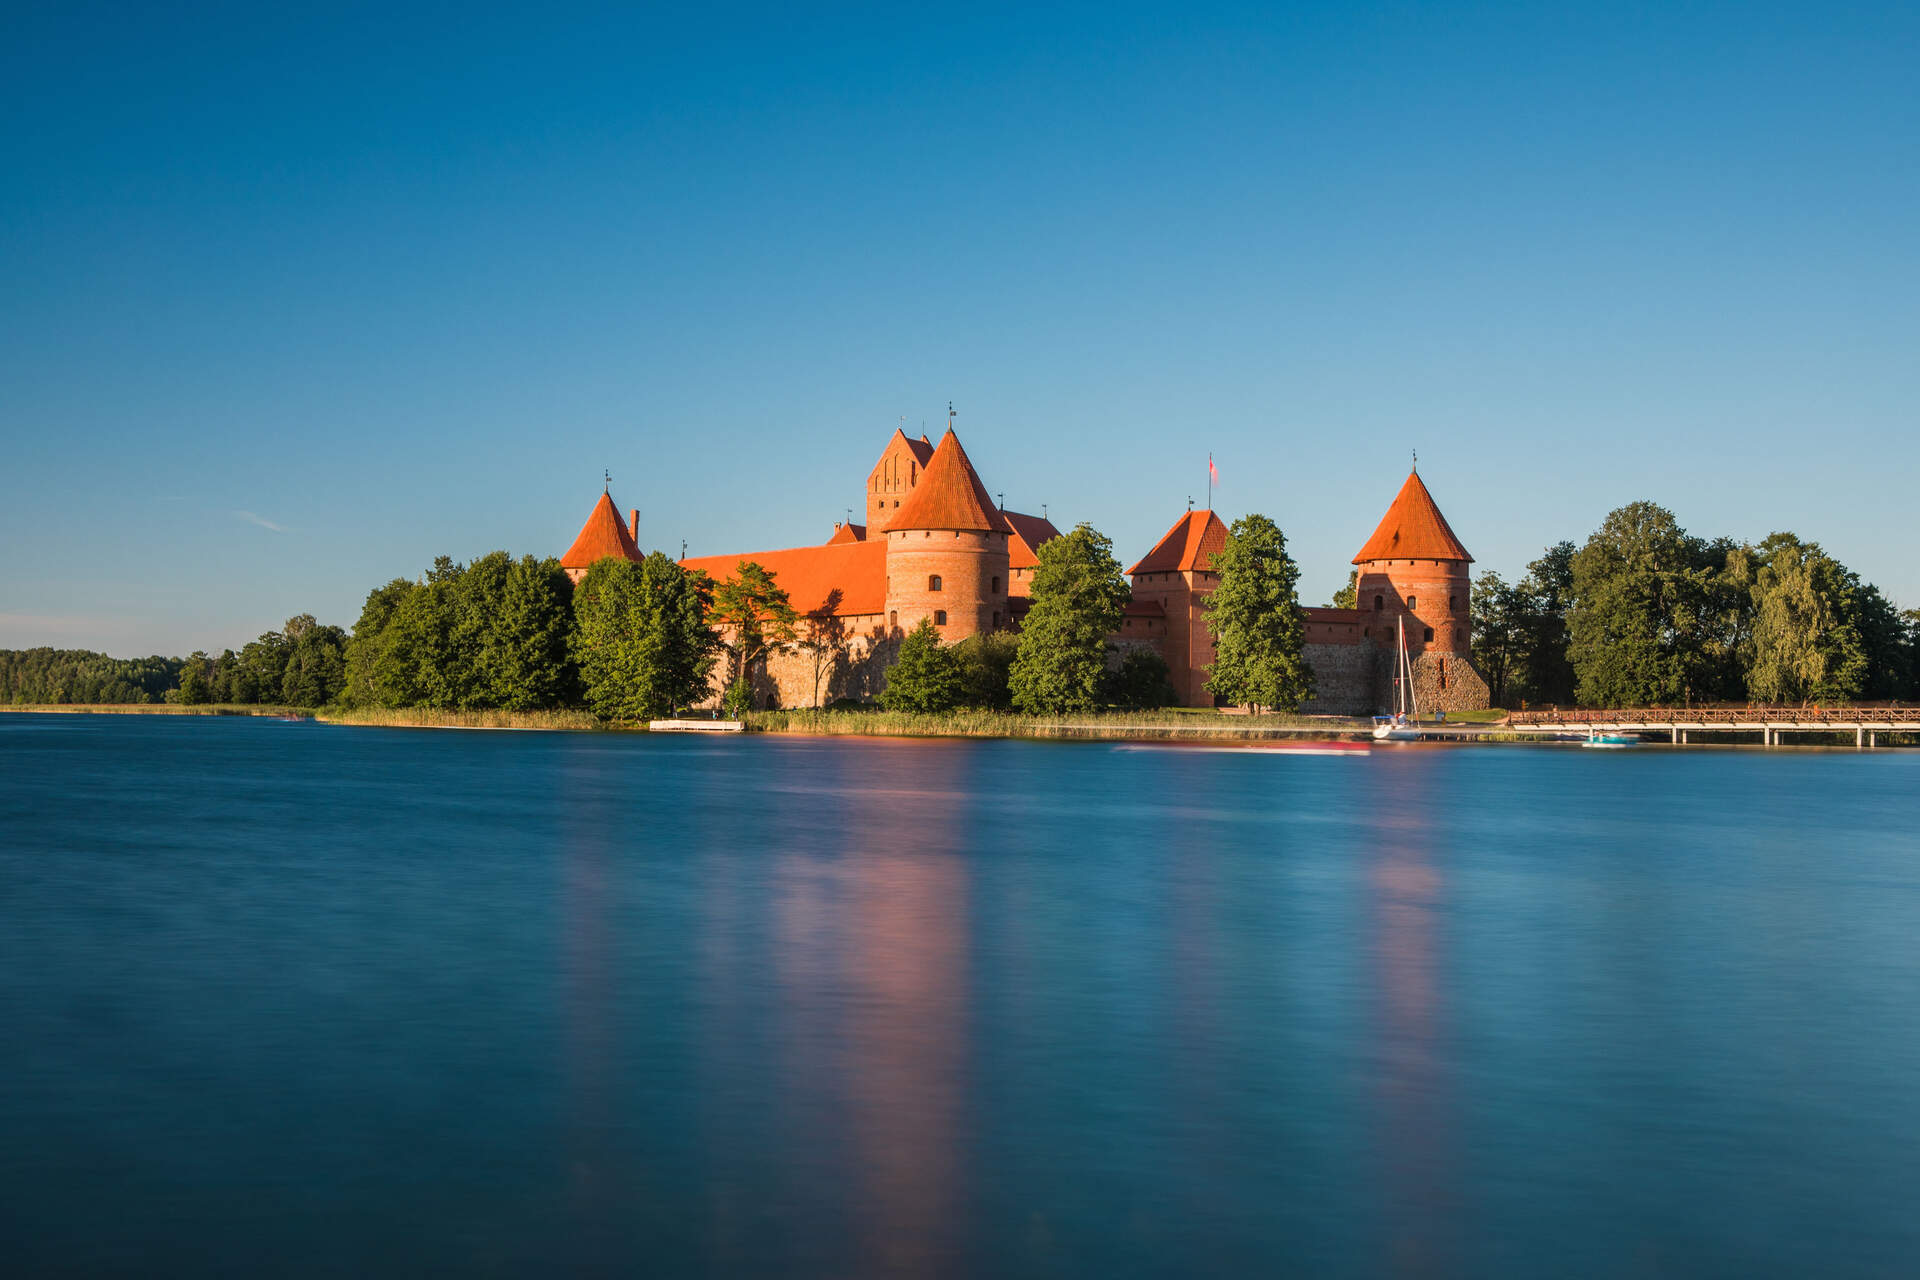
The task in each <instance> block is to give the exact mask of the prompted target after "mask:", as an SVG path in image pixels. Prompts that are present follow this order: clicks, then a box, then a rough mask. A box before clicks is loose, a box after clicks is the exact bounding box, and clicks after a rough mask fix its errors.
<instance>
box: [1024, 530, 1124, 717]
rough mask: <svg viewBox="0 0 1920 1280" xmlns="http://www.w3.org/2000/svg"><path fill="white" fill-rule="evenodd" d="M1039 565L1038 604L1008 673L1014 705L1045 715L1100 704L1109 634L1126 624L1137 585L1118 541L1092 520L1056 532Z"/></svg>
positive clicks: (1031, 609)
mask: <svg viewBox="0 0 1920 1280" xmlns="http://www.w3.org/2000/svg"><path fill="white" fill-rule="evenodd" d="M1038 560H1039V563H1038V564H1037V565H1036V566H1035V568H1034V571H1033V585H1032V588H1031V594H1032V599H1033V603H1032V605H1031V607H1029V608H1028V610H1027V617H1026V622H1025V623H1024V624H1023V625H1022V628H1021V631H1020V640H1019V648H1018V650H1017V652H1016V653H1015V655H1014V659H1013V664H1012V667H1011V668H1010V670H1009V671H1008V675H1007V683H1008V689H1009V692H1010V693H1011V695H1012V699H1013V705H1014V707H1015V708H1016V709H1018V710H1020V711H1024V712H1027V713H1029V714H1033V715H1044V714H1049V713H1056V712H1061V711H1087V710H1092V709H1093V708H1094V707H1097V706H1099V705H1100V698H1101V690H1102V681H1103V680H1104V679H1105V677H1106V671H1107V637H1108V636H1110V635H1112V634H1113V633H1114V632H1115V631H1116V630H1118V629H1119V626H1120V619H1121V618H1122V616H1123V615H1124V614H1125V612H1126V607H1127V601H1128V600H1129V599H1131V598H1132V594H1133V593H1132V591H1131V590H1130V589H1129V588H1128V586H1127V580H1126V578H1125V577H1123V576H1122V575H1121V573H1120V562H1119V561H1118V560H1116V559H1114V557H1113V543H1112V542H1111V541H1109V540H1108V539H1107V537H1106V536H1105V535H1104V534H1101V533H1099V532H1098V531H1096V530H1095V529H1094V528H1093V526H1092V525H1089V524H1080V525H1076V526H1075V527H1074V530H1073V532H1071V533H1068V534H1063V535H1061V536H1060V537H1057V538H1049V539H1048V540H1047V541H1046V542H1045V543H1043V544H1042V545H1041V547H1040V550H1039V552H1038Z"/></svg>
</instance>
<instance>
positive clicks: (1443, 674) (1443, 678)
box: [1440, 658, 1447, 689]
mask: <svg viewBox="0 0 1920 1280" xmlns="http://www.w3.org/2000/svg"><path fill="white" fill-rule="evenodd" d="M1440 687H1441V688H1442V689H1444V688H1446V687H1447V660H1446V659H1445V658H1442V659H1440Z"/></svg>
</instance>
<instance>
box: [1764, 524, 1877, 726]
mask: <svg viewBox="0 0 1920 1280" xmlns="http://www.w3.org/2000/svg"><path fill="white" fill-rule="evenodd" d="M1762 548H1763V551H1764V553H1765V558H1764V560H1763V562H1762V563H1761V565H1760V568H1759V571H1758V573H1757V574H1755V576H1754V585H1753V600H1754V622H1753V666H1752V669H1751V670H1750V671H1749V672H1748V675H1747V689H1748V692H1749V694H1750V695H1751V696H1752V697H1753V698H1754V699H1755V700H1756V701H1759V702H1802V701H1805V700H1807V699H1809V698H1818V699H1821V700H1823V701H1846V700H1849V699H1852V698H1854V697H1856V696H1858V694H1859V693H1860V691H1861V689H1863V688H1864V687H1865V686H1866V682H1867V675H1868V669H1867V654H1866V649H1865V647H1864V646H1863V645H1862V644H1861V640H1860V631H1859V628H1858V627H1857V626H1856V625H1855V622H1854V616H1853V615H1854V614H1855V612H1856V607H1857V606H1856V600H1855V593H1856V591H1857V589H1858V586H1857V583H1858V580H1857V579H1853V575H1851V574H1849V573H1848V572H1847V571H1846V569H1845V568H1843V567H1842V566H1841V565H1840V564H1839V562H1838V561H1836V560H1834V559H1833V558H1832V557H1831V556H1829V555H1827V554H1826V553H1825V552H1824V551H1822V550H1821V549H1820V548H1819V546H1817V545H1815V544H1813V543H1803V542H1801V541H1800V540H1799V539H1798V538H1795V537H1793V535H1791V534H1775V535H1774V536H1773V537H1771V538H1769V539H1768V540H1767V541H1766V542H1765V543H1763V544H1762Z"/></svg>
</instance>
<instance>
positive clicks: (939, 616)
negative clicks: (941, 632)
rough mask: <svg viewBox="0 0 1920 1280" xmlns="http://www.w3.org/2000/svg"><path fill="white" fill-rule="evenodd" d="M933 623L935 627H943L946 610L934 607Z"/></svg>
mask: <svg viewBox="0 0 1920 1280" xmlns="http://www.w3.org/2000/svg"><path fill="white" fill-rule="evenodd" d="M933 625H934V626H936V627H944V626H946V625H947V611H946V610H945V609H935V610H934V611H933Z"/></svg>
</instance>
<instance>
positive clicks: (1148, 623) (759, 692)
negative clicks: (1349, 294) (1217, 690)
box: [560, 428, 1487, 715]
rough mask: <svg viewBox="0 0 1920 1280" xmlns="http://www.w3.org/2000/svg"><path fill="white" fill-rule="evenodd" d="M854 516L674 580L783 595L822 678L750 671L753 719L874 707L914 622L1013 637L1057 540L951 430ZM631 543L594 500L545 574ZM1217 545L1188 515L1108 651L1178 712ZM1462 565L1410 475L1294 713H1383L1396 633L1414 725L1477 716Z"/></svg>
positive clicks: (1310, 613) (897, 462)
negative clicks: (1150, 656)
mask: <svg viewBox="0 0 1920 1280" xmlns="http://www.w3.org/2000/svg"><path fill="white" fill-rule="evenodd" d="M864 510H865V513H866V518H867V519H866V523H865V524H852V523H848V524H836V525H835V526H834V530H833V535H832V536H831V537H830V538H828V539H827V541H826V542H825V543H823V544H818V545H814V546H807V547H792V548H788V549H785V550H779V551H752V552H742V553H740V554H737V555H722V556H694V557H689V558H687V559H684V560H682V561H681V562H680V563H681V564H682V565H683V566H684V567H686V568H688V569H699V570H702V571H704V572H706V573H707V574H708V575H709V576H711V577H713V578H714V579H716V580H718V579H722V578H727V577H730V576H732V574H733V573H734V571H735V569H736V568H737V567H738V566H739V564H740V562H741V561H743V560H752V561H754V562H756V563H758V564H759V565H761V566H762V567H764V568H765V569H766V570H767V571H768V572H769V573H771V574H772V575H773V576H774V580H775V581H776V582H777V583H778V584H779V585H780V586H781V587H782V588H783V589H784V590H785V591H786V592H787V596H788V598H789V599H790V600H791V601H792V603H793V607H794V608H795V609H796V610H798V611H799V612H800V614H801V615H802V617H803V624H802V630H803V632H805V633H808V634H810V635H811V636H813V637H816V638H820V637H824V638H825V639H826V640H827V641H828V647H829V648H830V651H831V660H830V661H829V662H828V663H827V667H828V669H827V671H826V672H825V673H824V675H822V673H821V672H819V671H818V670H817V669H816V667H817V663H816V656H815V655H814V654H813V653H811V652H805V651H802V650H801V649H799V648H794V649H792V650H788V651H784V652H780V653H776V654H773V655H772V656H770V657H769V658H768V659H767V660H766V661H765V663H764V664H761V666H760V667H759V668H758V669H756V670H755V671H754V673H753V682H754V694H755V701H756V703H758V704H759V705H762V706H767V705H774V706H788V707H791V706H809V705H812V702H813V698H814V688H815V680H816V676H822V678H821V682H820V691H821V692H820V700H821V701H822V702H823V703H825V702H831V701H833V700H835V699H839V698H855V699H862V700H864V699H869V698H872V697H875V696H877V695H878V694H879V693H880V691H881V690H882V689H883V688H884V687H885V685H886V668H887V666H888V665H889V664H890V663H891V662H892V660H893V656H894V653H895V652H896V650H897V647H898V644H899V641H900V640H901V638H902V637H904V636H905V635H906V633H907V632H909V631H911V630H912V629H913V628H915V627H916V626H918V625H919V624H920V621H921V620H922V619H923V618H925V619H930V620H931V621H932V622H933V625H934V627H935V628H936V629H937V630H938V631H939V632H940V635H941V638H942V639H943V640H945V641H947V642H952V641H955V640H961V639H964V638H965V637H967V636H970V635H975V634H977V633H980V632H990V631H1001V630H1011V629H1017V628H1018V627H1019V625H1020V620H1021V618H1022V616H1023V615H1024V614H1025V612H1026V608H1027V605H1028V602H1029V590H1030V587H1031V583H1032V576H1033V569H1034V566H1035V565H1036V564H1037V563H1038V560H1037V557H1036V555H1035V553H1036V552H1037V551H1038V549H1039V548H1040V547H1041V546H1042V545H1043V544H1044V543H1045V542H1046V541H1047V540H1048V539H1049V538H1054V537H1057V536H1059V532H1060V531H1059V530H1058V529H1056V528H1055V527H1054V526H1053V524H1052V523H1051V522H1049V521H1048V520H1046V519H1044V518H1042V517H1039V516H1030V515H1022V514H1020V513H1019V512H1015V511H1008V510H1006V509H1005V508H1004V507H1002V506H1001V505H999V504H998V503H997V502H995V501H994V499H993V497H992V495H990V494H989V493H988V492H987V487H986V486H985V485H984V484H983V483H981V480H980V475H979V473H978V472H977V471H975V470H974V467H973V463H972V462H971V461H970V460H969V459H968V458H967V453H966V450H965V449H963V448H962V447H961V445H960V438H959V437H958V436H956V435H955V434H954V433H953V430H952V429H951V428H949V429H948V431H947V433H946V434H945V435H944V436H942V437H941V439H940V443H939V445H938V446H937V447H936V446H935V445H933V444H932V443H931V442H930V441H929V440H927V438H926V437H925V436H922V437H920V439H918V440H912V439H909V438H908V437H907V436H906V434H905V433H904V432H900V431H896V432H894V434H893V438H892V439H891V440H889V441H888V442H887V446H886V448H885V449H884V450H883V451H882V452H881V454H880V460H879V461H878V462H876V463H875V464H874V465H873V469H872V470H871V471H869V472H868V473H867V498H866V503H865V507H864ZM638 535H639V513H638V512H637V511H636V512H634V513H632V516H631V518H630V520H629V521H628V522H627V523H622V522H621V519H620V514H619V511H618V510H617V509H616V508H615V506H614V503H613V499H612V497H611V496H610V495H609V494H606V493H602V494H601V495H600V501H599V502H598V503H597V504H596V505H595V506H594V509H593V513H592V514H591V515H589V516H588V517H587V522H586V524H585V525H584V526H583V527H582V528H581V530H580V536H579V537H577V538H575V539H574V542H573V545H572V546H571V547H569V548H568V550H567V553H566V554H565V555H564V556H562V557H561V559H560V563H561V565H562V566H563V567H564V568H565V569H566V570H567V572H568V574H569V575H570V576H571V577H572V578H573V580H574V581H575V582H578V581H579V580H580V579H581V578H582V577H583V576H585V574H586V571H587V568H588V566H590V565H592V564H593V563H594V562H595V561H597V560H600V559H602V558H604V557H607V556H619V557H624V558H627V559H630V560H638V559H640V555H641V553H640V550H639V546H638ZM1226 538H1227V527H1226V525H1225V524H1223V523H1222V522H1221V520H1220V518H1219V517H1218V516H1216V515H1215V514H1214V513H1213V512H1212V511H1210V510H1202V511H1188V512H1187V513H1185V514H1184V515H1182V516H1181V517H1180V518H1179V519H1178V520H1176V521H1175V522H1174V524H1173V527H1172V528H1171V529H1169V530H1168V531H1167V533H1166V536H1165V537H1163V538H1161V539H1160V541H1159V542H1158V543H1157V544H1156V545H1155V546H1154V548H1153V550H1151V551H1149V552H1148V553H1147V554H1146V555H1145V556H1144V557H1142V558H1141V559H1140V561H1139V562H1138V563H1137V564H1135V565H1134V566H1133V567H1132V568H1131V569H1130V570H1128V575H1129V576H1130V577H1131V578H1132V581H1133V601H1132V603H1131V604H1130V605H1129V606H1128V607H1127V612H1126V617H1125V620H1124V621H1123V622H1122V624H1121V629H1120V631H1119V632H1118V633H1116V634H1115V635H1114V636H1113V643H1114V644H1115V646H1116V647H1117V648H1120V649H1126V648H1136V647H1144V648H1151V649H1152V650H1154V651H1155V652H1157V653H1159V654H1160V655H1161V657H1163V658H1164V659H1165V660H1166V663H1167V668H1168V671H1169V673H1170V675H1171V678H1172V681H1173V687H1174V690H1175V693H1176V694H1177V695H1178V697H1179V701H1180V702H1181V704H1182V705H1185V706H1212V705H1214V698H1213V696H1212V695H1211V694H1210V693H1208V692H1207V690H1206V681H1207V668H1208V666H1209V665H1211V663H1212V661H1213V640H1212V636H1211V635H1210V633H1209V632H1208V629H1207V621H1206V614H1205V612H1204V610H1203V609H1202V607H1201V606H1202V602H1203V601H1204V600H1205V599H1206V597H1207V596H1208V595H1209V594H1211V593H1212V591H1213V589H1214V587H1215V586H1217V585H1218V583H1219V578H1218V576H1217V575H1216V574H1215V573H1214V572H1213V570H1212V557H1213V555H1214V554H1215V553H1216V552H1218V551H1219V550H1220V548H1221V547H1222V546H1223V545H1224V544H1225V542H1226ZM1472 562H1473V557H1472V556H1470V555H1468V554H1467V550H1466V548H1465V547H1464V546H1462V545H1461V543H1460V540H1459V538H1457V537H1456V536H1454V532H1453V529H1452V528H1451V527H1450V526H1449V525H1448V524H1447V520H1446V517H1445V516H1443V515H1441V514H1440V508H1439V507H1438V506H1437V505H1436V504H1435V503H1434V500H1433V495H1432V494H1430V493H1428V492H1427V487H1426V485H1425V484H1423V483H1421V480H1420V477H1419V475H1418V473H1413V474H1410V475H1408V476H1407V480H1406V483H1405V484H1404V485H1402V486H1401V488H1400V492H1399V494H1398V496H1396V497H1395V498H1394V500H1393V503H1392V505H1391V506H1389V507H1388V508H1387V513H1386V515H1385V516H1384V517H1382V519H1381V521H1380V524H1379V527H1378V528H1376V529H1375V530H1374V532H1373V536H1372V537H1371V538H1369V539H1367V542H1366V545H1365V546H1363V547H1362V548H1361V549H1360V553H1359V554H1358V555H1356V556H1355V557H1354V558H1353V563H1354V565H1355V566H1356V569H1357V572H1358V583H1357V595H1358V603H1359V606H1360V607H1359V608H1357V609H1330V608H1309V609H1307V610H1305V613H1306V640H1307V648H1306V658H1307V661H1308V663H1309V665H1310V666H1312V668H1313V672H1314V677H1315V682H1316V684H1317V686H1318V690H1317V693H1316V695H1315V697H1314V699H1313V700H1312V701H1311V702H1310V703H1308V704H1306V706H1305V708H1304V709H1305V710H1309V711H1325V712H1334V713H1340V714H1349V715H1354V714H1367V713H1370V712H1372V711H1375V710H1377V709H1380V708H1383V707H1386V706H1387V705H1388V704H1389V703H1390V702H1391V700H1392V683H1391V679H1392V670H1393V665H1394V664H1393V654H1394V645H1395V643H1396V636H1397V635H1398V634H1399V633H1400V630H1401V627H1402V626H1404V632H1405V637H1406V645H1407V650H1408V654H1409V656H1410V658H1411V660H1412V665H1413V670H1414V681H1415V685H1416V689H1417V691H1418V694H1419V698H1420V705H1421V708H1422V709H1423V710H1426V709H1434V710H1455V709H1468V708H1477V707H1484V706H1486V705H1487V686H1486V682H1485V681H1484V680H1482V679H1481V677H1480V675H1479V673H1478V672H1476V671H1475V670H1474V668H1473V663H1472V661H1471V660H1470V658H1469V629H1468V616H1469V615H1468V593H1469V590H1470V587H1469V581H1468V570H1467V566H1468V565H1469V564H1471V563H1472ZM722 678H723V675H722V674H720V673H719V672H716V675H715V680H716V681H718V680H720V679H722ZM717 693H718V690H717V689H716V696H717Z"/></svg>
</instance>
